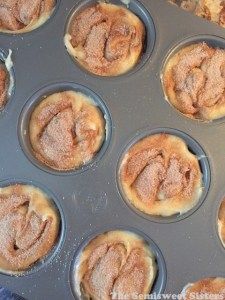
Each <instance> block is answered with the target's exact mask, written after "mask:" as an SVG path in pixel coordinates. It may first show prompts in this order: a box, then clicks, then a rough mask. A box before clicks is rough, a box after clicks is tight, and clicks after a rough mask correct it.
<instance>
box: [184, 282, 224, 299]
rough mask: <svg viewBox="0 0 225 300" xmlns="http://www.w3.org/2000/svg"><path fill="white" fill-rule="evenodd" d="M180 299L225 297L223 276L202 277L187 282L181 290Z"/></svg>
mask: <svg viewBox="0 0 225 300" xmlns="http://www.w3.org/2000/svg"><path fill="white" fill-rule="evenodd" d="M182 296H183V297H182V300H191V299H204V300H206V299H214V300H223V299H225V278H221V277H215V278H204V279H201V280H199V281H197V282H195V283H189V284H188V285H187V286H186V287H184V289H183V291H182Z"/></svg>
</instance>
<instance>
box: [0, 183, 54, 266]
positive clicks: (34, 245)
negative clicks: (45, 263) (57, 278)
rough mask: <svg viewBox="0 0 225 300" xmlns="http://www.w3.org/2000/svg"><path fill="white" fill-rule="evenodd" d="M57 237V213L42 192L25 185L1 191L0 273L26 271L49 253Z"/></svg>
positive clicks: (13, 186)
mask: <svg viewBox="0 0 225 300" xmlns="http://www.w3.org/2000/svg"><path fill="white" fill-rule="evenodd" d="M58 233H59V216H58V213H57V211H56V209H55V208H54V207H53V205H52V204H51V203H50V201H49V200H48V198H47V196H46V195H45V194H44V193H43V192H42V191H41V190H39V189H38V188H35V187H33V186H28V185H12V186H8V187H4V188H1V189H0V269H2V270H4V271H6V272H13V271H24V270H26V269H28V268H29V267H30V266H31V265H33V264H34V263H35V262H37V261H38V260H40V259H42V258H43V257H44V256H45V255H46V254H47V253H48V252H49V251H50V250H51V249H52V247H53V246H54V244H55V242H56V240H57V237H58Z"/></svg>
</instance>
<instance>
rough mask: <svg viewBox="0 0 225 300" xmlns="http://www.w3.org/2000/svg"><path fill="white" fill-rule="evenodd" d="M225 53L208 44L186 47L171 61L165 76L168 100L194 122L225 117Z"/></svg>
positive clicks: (164, 84) (166, 67)
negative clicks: (195, 120) (194, 120)
mask: <svg viewBox="0 0 225 300" xmlns="http://www.w3.org/2000/svg"><path fill="white" fill-rule="evenodd" d="M224 66H225V50H224V49H220V48H214V47H212V46H210V45H208V44H206V43H205V42H201V43H196V44H191V45H189V46H186V47H184V48H182V49H180V50H178V52H177V53H175V54H174V55H172V56H171V58H169V59H168V61H167V63H166V65H165V69H164V71H163V74H162V83H163V87H164V92H165V95H166V98H167V100H168V101H169V102H170V103H171V104H172V105H173V106H174V107H175V108H176V109H178V110H179V111H180V112H181V113H183V114H185V115H186V116H187V117H190V118H192V119H200V120H203V121H212V120H215V119H219V118H221V117H223V116H225V71H224V70H225V69H224Z"/></svg>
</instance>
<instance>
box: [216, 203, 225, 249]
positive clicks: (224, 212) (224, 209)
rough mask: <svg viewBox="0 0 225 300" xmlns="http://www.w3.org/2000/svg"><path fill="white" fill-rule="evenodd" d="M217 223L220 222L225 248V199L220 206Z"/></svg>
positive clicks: (221, 236)
mask: <svg viewBox="0 0 225 300" xmlns="http://www.w3.org/2000/svg"><path fill="white" fill-rule="evenodd" d="M217 222H218V233H219V237H220V240H221V242H222V244H223V246H224V247H225V199H223V201H222V203H221V205H220V209H219V215H218V220H217Z"/></svg>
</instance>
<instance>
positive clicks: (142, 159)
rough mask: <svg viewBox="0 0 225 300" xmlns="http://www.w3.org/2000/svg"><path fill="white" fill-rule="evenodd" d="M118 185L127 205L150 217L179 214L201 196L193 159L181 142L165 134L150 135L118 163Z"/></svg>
mask: <svg viewBox="0 0 225 300" xmlns="http://www.w3.org/2000/svg"><path fill="white" fill-rule="evenodd" d="M120 181H121V185H122V188H123V190H124V193H125V195H126V196H127V198H128V199H129V201H130V202H131V203H132V204H133V205H134V206H135V207H136V208H138V209H139V210H141V211H143V212H145V213H147V214H151V215H161V216H171V215H174V214H177V213H180V214H183V213H185V212H187V211H188V210H190V209H191V208H193V207H194V206H195V205H196V203H197V202H198V200H199V198H200V196H201V193H202V174H201V171H200V166H199V163H198V159H197V157H195V156H194V155H193V154H192V153H190V151H189V150H188V148H187V145H186V144H185V143H184V141H183V140H182V139H180V138H178V137H176V136H172V135H168V134H156V135H152V136H149V137H146V138H144V139H142V140H141V141H139V142H137V143H136V144H135V145H134V146H132V147H131V148H130V150H129V151H128V152H127V153H126V155H125V156H124V158H123V161H122V163H121V167H120Z"/></svg>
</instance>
